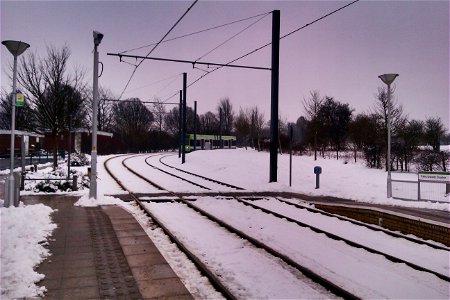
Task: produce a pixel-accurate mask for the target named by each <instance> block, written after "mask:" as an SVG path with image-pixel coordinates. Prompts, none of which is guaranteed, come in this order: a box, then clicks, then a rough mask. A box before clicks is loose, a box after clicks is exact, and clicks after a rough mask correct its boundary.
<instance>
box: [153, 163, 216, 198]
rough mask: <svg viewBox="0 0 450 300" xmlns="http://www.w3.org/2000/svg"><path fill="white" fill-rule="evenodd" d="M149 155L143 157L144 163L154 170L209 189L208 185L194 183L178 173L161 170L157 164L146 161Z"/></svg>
mask: <svg viewBox="0 0 450 300" xmlns="http://www.w3.org/2000/svg"><path fill="white" fill-rule="evenodd" d="M151 157H152V156H149V157H147V158H146V159H145V163H146V164H147V165H149V166H150V167H152V168H154V169H156V170H158V171H161V172H163V173H166V174H168V175H170V176H173V177H175V178H178V179H181V180H183V181H186V182H188V183H190V184H193V185H195V186H198V187H200V188H202V189H205V190H208V191H210V190H211V189H210V188H208V187H206V186H204V185H201V184H198V183H195V182H193V181H190V180H188V179H186V178H183V177H180V176H178V175H175V174H173V173H170V172H167V171H165V170H163V169H161V168H158V167H157V166H154V165H152V164H151V163H149V162H148V161H147V159H149V158H151Z"/></svg>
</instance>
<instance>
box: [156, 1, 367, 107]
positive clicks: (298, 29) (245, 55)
mask: <svg viewBox="0 0 450 300" xmlns="http://www.w3.org/2000/svg"><path fill="white" fill-rule="evenodd" d="M359 1H360V0H355V1H352V2H350V3H347V4H346V5H344V6H341V7H339V8H338V9H335V10H333V11H331V12H329V13H327V14H325V15H323V16H321V17H320V18H317V19H315V20H313V21H311V22H310V23H307V24H305V25H303V26H301V27H298V28H296V29H294V30H292V31H290V32H288V33H286V34H284V35H282V36H281V37H280V40H282V39H284V38H286V37H288V36H290V35H292V34H294V33H296V32H298V31H300V30H303V29H305V28H307V27H309V26H311V25H312V24H314V23H317V22H319V21H321V20H323V19H325V18H327V17H329V16H331V15H333V14H335V13H337V12H339V11H341V10H343V9H345V8H347V7H349V6H351V5H353V4H355V3H357V2H359ZM271 44H272V42H269V43H267V44H264V45H262V46H260V47H258V48H256V49H254V50H252V51H250V52H247V53H245V54H244V55H241V56H239V57H238V58H236V59H233V60H231V61H229V62H228V63H226V64H224V65H222V66H218V67H216V68H214V69H212V70H211V71H207V73H205V74H202V75H200V77H198V78H197V79H196V80H194V81H193V82H191V83H190V84H189V85H188V86H187V87H191V86H192V85H194V84H195V83H197V82H198V81H200V80H201V79H203V78H204V77H205V76H207V75H209V74H211V73H213V72H215V71H217V70H219V69H221V68H223V67H224V66H227V65H229V64H232V63H234V62H236V61H238V60H240V59H243V58H245V57H247V56H249V55H251V54H253V53H256V52H258V51H260V50H262V49H264V48H266V47H267V46H270V45H271ZM175 95H176V94H174V95H172V96H170V97H169V98H167V99H165V100H164V101H169V100H170V99H172V98H173V97H175Z"/></svg>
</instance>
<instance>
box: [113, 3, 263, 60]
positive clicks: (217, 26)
mask: <svg viewBox="0 0 450 300" xmlns="http://www.w3.org/2000/svg"><path fill="white" fill-rule="evenodd" d="M270 13H271V12H266V13H262V14H257V15H255V16H251V17H247V18H244V19H239V20H236V21H232V22H228V23H225V24H221V25H216V26H213V27H210V28H206V29H202V30H199V31H195V32H191V33H187V34H184V35H180V36H177V37H174V38H170V39H167V40H164V41H162V42H161V43H167V42H171V41H175V40H178V39H181V38H185V37H189V36H193V35H196V34H200V33H203V32H207V31H210V30H214V29H219V28H221V27H225V26H229V25H233V24H236V23H240V22H243V21H247V20H250V19H253V18H257V17H260V16H264V15H267V14H270ZM156 44H157V43H151V44H148V45H144V46H141V47H137V48H133V49H130V50H125V51H122V52H120V53H122V54H124V53H127V52H131V51H135V50H140V49H143V48H147V47H151V46H154V45H156Z"/></svg>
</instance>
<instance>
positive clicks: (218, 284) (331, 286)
mask: <svg viewBox="0 0 450 300" xmlns="http://www.w3.org/2000/svg"><path fill="white" fill-rule="evenodd" d="M130 158H131V157H130ZM161 159H162V158H160V160H161ZM146 160H147V159H146ZM124 166H125V164H124ZM105 169H106V170H107V171H108V172H109V169H108V168H107V167H106V161H105ZM130 172H131V173H133V174H134V175H136V176H138V177H140V178H141V179H143V180H145V181H147V182H149V183H151V181H150V180H148V179H147V178H145V177H144V176H142V175H140V174H138V173H135V172H132V171H130ZM112 177H113V178H114V179H115V180H117V181H118V182H119V185H120V186H121V187H122V188H123V189H124V190H126V191H128V192H129V193H130V195H132V197H133V199H134V201H136V203H137V204H138V205H139V207H141V209H142V210H143V211H144V212H145V213H146V214H147V215H148V216H149V217H150V218H152V219H153V220H154V221H155V223H157V225H158V226H159V227H160V228H161V229H162V230H163V231H164V232H165V233H166V234H167V235H168V236H169V238H170V239H171V241H173V242H174V243H175V244H176V245H177V246H178V247H179V249H181V250H182V252H184V253H185V254H186V256H187V257H189V259H191V260H192V261H193V262H194V264H195V265H196V266H197V268H198V269H199V270H201V272H202V274H204V275H205V276H206V277H207V278H208V279H209V280H210V281H211V282H212V284H213V286H214V287H215V288H216V289H217V290H218V291H220V293H222V294H223V295H224V296H225V297H226V298H228V299H236V297H235V296H234V295H233V292H231V291H230V290H227V288H226V286H224V284H223V283H222V280H221V278H218V277H217V276H216V275H215V274H214V272H212V271H210V270H209V268H208V266H207V265H205V264H204V263H203V262H202V260H201V258H199V257H198V256H196V255H195V254H193V253H192V252H190V251H189V249H188V247H187V246H186V245H184V244H183V243H182V242H181V241H180V240H179V239H178V238H177V237H176V236H175V235H174V234H173V233H171V231H170V230H169V229H168V228H167V227H166V226H165V225H164V223H163V222H162V221H161V220H159V219H158V218H157V217H156V216H155V215H154V214H152V212H151V211H150V210H149V209H148V208H147V207H146V205H145V202H146V201H143V200H140V199H139V198H138V196H136V195H135V194H134V193H132V192H131V191H129V190H127V189H126V187H125V186H124V185H123V184H121V183H120V181H119V180H118V178H117V177H115V176H112ZM152 184H153V182H152ZM168 194H169V195H171V197H173V201H176V202H180V203H183V204H185V205H187V206H188V207H189V208H191V209H193V210H194V211H196V212H197V213H199V214H201V215H202V216H204V217H206V218H208V219H209V220H211V221H212V222H214V223H216V224H218V225H219V226H221V227H223V228H225V229H227V230H228V231H229V232H230V233H233V234H236V235H238V236H239V237H241V238H242V239H244V240H247V241H249V242H250V243H251V244H252V245H254V246H255V247H256V248H261V249H264V250H265V251H266V252H267V253H269V254H270V255H272V256H274V257H277V258H279V259H281V260H282V261H283V262H285V263H286V264H287V265H289V266H291V267H293V268H295V269H297V270H299V271H300V272H302V273H303V274H304V275H306V276H307V277H308V278H310V279H311V280H313V281H314V282H317V283H319V284H320V285H321V286H323V287H325V288H326V289H328V290H330V291H332V292H333V293H334V294H335V295H337V296H339V297H343V298H350V299H358V298H360V297H358V296H356V295H354V294H353V293H351V292H349V291H347V290H345V289H344V288H343V287H341V286H340V285H339V284H335V283H333V282H331V281H330V280H329V279H327V278H324V277H323V276H321V275H319V274H317V273H316V272H314V270H311V269H310V268H307V267H304V266H302V265H301V264H299V263H298V262H296V261H295V260H294V259H292V258H290V257H289V256H287V255H285V254H283V253H280V252H279V251H277V250H276V249H274V248H272V247H270V246H268V245H266V244H264V243H263V242H261V241H260V240H258V239H257V238H254V237H252V236H250V235H248V234H246V233H244V232H242V231H241V230H239V229H238V228H235V227H233V226H231V225H230V224H228V223H226V222H224V221H223V220H221V219H220V218H218V217H216V216H214V215H212V214H210V213H208V212H207V211H205V210H203V209H201V208H200V207H198V206H196V205H195V204H194V203H195V201H193V200H187V199H185V198H184V197H183V196H180V195H179V194H177V193H175V192H170V191H168ZM233 198H234V199H235V200H237V201H238V202H239V203H242V204H243V205H246V206H249V207H252V208H254V209H257V210H261V211H263V212H264V213H266V214H271V215H273V216H276V217H277V218H280V219H285V220H287V221H289V222H293V223H295V224H297V225H299V226H302V227H307V228H309V229H311V230H313V231H314V232H316V233H323V234H325V235H326V236H327V237H329V238H330V239H333V240H340V241H343V242H345V243H346V244H348V245H349V246H351V247H355V248H360V249H364V250H366V251H368V252H370V253H373V254H378V255H382V256H383V257H385V258H386V259H388V260H390V261H392V262H395V263H404V264H405V265H407V266H409V267H410V268H412V269H415V270H418V271H422V272H427V273H431V274H433V275H435V276H437V277H439V278H440V279H442V280H445V281H447V282H450V278H449V276H445V275H443V274H440V273H437V272H434V271H432V270H428V269H426V268H423V267H421V266H417V265H415V264H413V263H410V262H407V261H404V260H402V259H399V258H398V257H395V256H392V255H389V254H386V253H383V252H381V251H378V250H375V249H371V248H369V247H367V246H364V245H361V244H358V243H355V242H353V241H350V240H346V239H344V238H342V237H340V236H337V235H334V234H332V233H329V232H328V233H327V232H325V231H323V230H321V229H318V228H314V227H313V226H310V225H308V224H304V223H302V222H299V221H298V220H293V219H291V218H289V217H286V216H284V215H282V214H277V213H276V212H273V211H270V210H266V209H264V208H261V207H259V206H257V205H254V204H252V203H250V201H248V200H249V199H247V200H245V199H244V200H243V199H239V198H238V197H236V196H233ZM249 198H251V197H249ZM278 200H279V199H278ZM280 201H282V200H280ZM289 204H291V203H289ZM302 208H303V207H302ZM315 212H317V211H315ZM332 216H333V217H336V216H335V215H332ZM345 221H349V220H348V219H347V218H345ZM356 222H357V221H356ZM358 223H360V222H358ZM358 225H360V224H358ZM368 228H369V227H368Z"/></svg>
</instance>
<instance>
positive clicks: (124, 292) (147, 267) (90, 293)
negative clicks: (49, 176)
mask: <svg viewBox="0 0 450 300" xmlns="http://www.w3.org/2000/svg"><path fill="white" fill-rule="evenodd" d="M21 200H22V201H23V202H24V203H25V204H36V203H42V204H45V205H47V206H50V207H51V208H53V209H57V211H56V212H55V213H54V214H53V220H54V222H55V223H56V224H57V226H58V228H57V229H55V230H54V232H53V234H52V237H51V239H50V242H49V245H48V248H49V250H50V252H51V254H52V255H51V256H50V257H49V258H47V259H46V260H45V261H44V262H43V263H42V264H41V265H40V266H39V267H38V268H37V272H39V273H42V274H44V275H45V279H44V280H42V281H41V282H40V285H42V286H45V287H46V288H47V293H46V295H45V298H44V299H59V300H60V299H157V298H158V299H161V298H164V299H192V296H191V295H190V293H189V292H188V290H187V289H186V287H185V286H184V285H183V283H182V282H181V280H180V279H179V278H178V276H177V275H176V274H175V273H174V271H173V270H172V269H171V267H170V266H169V264H168V263H167V261H166V260H165V259H164V258H163V256H162V255H161V253H160V252H159V251H158V249H157V248H156V246H155V245H154V244H153V242H152V241H151V239H150V238H149V237H148V236H147V234H146V233H145V231H144V230H143V228H142V227H141V226H140V224H139V223H138V222H137V221H136V220H135V219H134V217H133V216H132V215H131V214H130V213H128V212H127V211H125V210H124V209H123V208H121V207H118V206H111V205H108V206H100V207H77V206H74V205H73V204H74V203H75V202H76V201H77V200H78V197H74V196H67V195H53V196H48V195H44V196H34V195H33V196H22V198H21Z"/></svg>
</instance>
